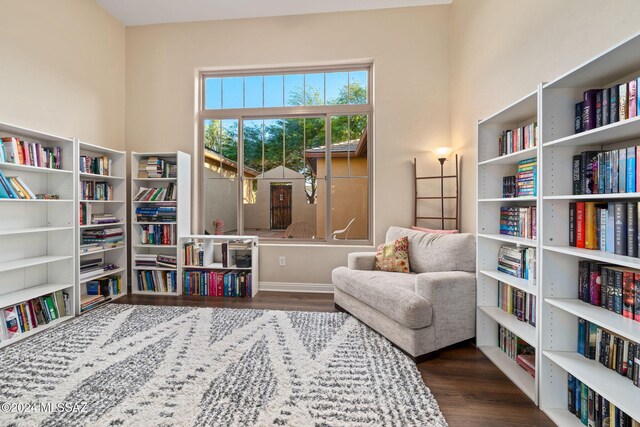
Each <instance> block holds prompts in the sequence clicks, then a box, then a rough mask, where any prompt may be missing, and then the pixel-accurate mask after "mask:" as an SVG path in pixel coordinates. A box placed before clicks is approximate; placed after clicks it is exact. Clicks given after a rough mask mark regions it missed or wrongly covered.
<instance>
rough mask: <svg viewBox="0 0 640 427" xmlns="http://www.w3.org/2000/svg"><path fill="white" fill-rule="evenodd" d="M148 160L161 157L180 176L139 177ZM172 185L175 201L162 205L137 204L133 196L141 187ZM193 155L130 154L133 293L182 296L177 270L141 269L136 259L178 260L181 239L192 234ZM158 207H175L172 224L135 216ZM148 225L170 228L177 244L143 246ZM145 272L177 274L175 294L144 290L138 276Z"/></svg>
mask: <svg viewBox="0 0 640 427" xmlns="http://www.w3.org/2000/svg"><path fill="white" fill-rule="evenodd" d="M149 157H158V158H160V159H162V160H164V161H166V162H168V163H172V164H176V165H177V177H175V178H148V177H146V176H139V175H138V165H139V163H140V162H141V161H143V160H144V161H146V159H148V158H149ZM170 184H173V185H174V186H175V188H176V191H177V200H176V201H162V202H157V201H154V202H142V201H134V200H133V199H134V197H135V196H136V195H137V194H138V191H139V190H140V188H141V187H147V188H151V187H153V188H167V187H168V186H169V185H170ZM191 191H192V189H191V156H190V155H189V154H187V153H183V152H182V151H177V152H145V153H137V152H133V153H131V191H130V198H131V239H130V243H131V265H132V268H131V271H132V274H131V292H132V293H133V294H145V295H179V294H180V280H179V277H178V274H177V270H178V267H177V266H176V268H169V267H161V266H156V267H138V266H136V256H137V255H140V254H155V255H158V254H160V255H172V256H175V257H177V258H178V261H179V258H180V256H179V252H178V245H177V242H178V239H179V237H180V236H185V235H188V234H190V233H191ZM158 206H170V207H175V208H176V213H177V218H176V221H173V222H145V221H138V220H137V216H136V208H139V207H142V208H152V207H158ZM146 226H154V227H161V226H169V227H171V228H172V229H173V233H174V235H175V243H171V244H163V245H159V244H155V245H151V244H144V243H142V241H141V233H142V227H146ZM145 271H150V272H155V273H152V274H163V275H164V274H168V273H172V272H173V273H174V274H175V275H176V281H177V287H176V290H175V292H174V291H171V290H169V291H167V292H162V291H151V290H148V289H144V288H143V287H142V286H141V284H140V283H139V274H145Z"/></svg>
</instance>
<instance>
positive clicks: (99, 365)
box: [0, 304, 447, 427]
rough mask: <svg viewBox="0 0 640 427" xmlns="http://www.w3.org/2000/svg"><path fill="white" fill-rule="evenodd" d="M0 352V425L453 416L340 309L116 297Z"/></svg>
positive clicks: (427, 422) (364, 421)
mask: <svg viewBox="0 0 640 427" xmlns="http://www.w3.org/2000/svg"><path fill="white" fill-rule="evenodd" d="M0 360H1V361H2V369H1V370H0V400H2V401H3V402H0V403H2V411H0V425H2V426H6V425H15V426H36V425H42V426H65V427H66V426H84V425H91V426H92V427H93V426H121V425H123V426H124V425H126V426H253V425H258V426H272V425H275V426H296V427H300V426H350V427H351V426H446V425H447V424H446V421H445V419H444V417H443V416H442V414H441V412H440V409H439V408H438V404H437V402H436V400H435V399H434V398H433V396H432V395H431V393H430V392H429V389H428V388H427V387H426V386H425V385H424V383H423V381H422V379H421V378H420V374H419V373H418V371H417V369H416V368H415V365H414V364H413V363H412V362H411V360H410V359H408V358H407V357H406V356H404V355H403V354H402V353H401V352H400V351H399V350H397V349H396V348H394V347H392V346H391V345H390V344H389V343H388V341H386V340H385V339H384V338H382V337H381V336H380V335H378V334H377V333H376V332H374V331H372V330H371V329H369V328H368V327H366V326H365V325H363V324H362V323H360V322H359V321H357V320H356V319H354V318H353V317H351V316H349V315H346V314H343V313H305V312H284V311H266V310H244V309H220V308H193V307H158V306H140V305H135V306H134V305H120V304H113V305H108V306H105V307H102V308H100V309H97V310H96V311H94V312H92V313H89V314H87V315H85V316H83V317H80V318H77V319H74V320H72V321H70V322H67V323H66V324H63V325H61V326H59V327H57V328H53V329H52V330H50V331H45V332H43V333H41V334H37V335H35V336H34V337H32V338H30V339H28V340H25V341H23V342H20V343H17V344H16V345H14V346H10V347H8V348H6V349H4V350H2V351H0ZM36 402H37V405H36V406H34V404H36ZM7 403H9V404H10V406H7ZM20 405H22V406H20ZM47 405H48V406H47ZM18 409H21V410H22V413H18V412H16V411H17V410H18ZM12 410H13V412H11V411H12ZM8 411H9V412H8Z"/></svg>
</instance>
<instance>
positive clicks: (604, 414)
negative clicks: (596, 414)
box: [600, 397, 611, 427]
mask: <svg viewBox="0 0 640 427" xmlns="http://www.w3.org/2000/svg"><path fill="white" fill-rule="evenodd" d="M609 408H610V405H609V401H608V400H607V399H605V398H604V397H603V398H602V405H601V406H600V419H601V420H602V426H603V427H604V426H610V425H611V424H610V422H611V421H610V418H609Z"/></svg>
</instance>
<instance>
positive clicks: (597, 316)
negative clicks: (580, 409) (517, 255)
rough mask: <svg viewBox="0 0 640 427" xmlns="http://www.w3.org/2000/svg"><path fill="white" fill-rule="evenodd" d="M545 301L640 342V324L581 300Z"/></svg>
mask: <svg viewBox="0 0 640 427" xmlns="http://www.w3.org/2000/svg"><path fill="white" fill-rule="evenodd" d="M544 300H545V302H546V303H548V304H550V305H553V306H554V307H558V308H560V309H562V310H564V311H566V312H568V313H571V314H573V315H575V316H578V317H582V318H583V319H586V320H588V321H589V322H593V323H595V324H597V325H598V326H602V327H603V328H605V329H607V330H609V331H611V332H613V333H614V334H617V335H621V336H622V337H624V338H627V339H630V340H632V341H635V342H640V322H636V321H635V320H633V319H628V318H626V317H624V316H622V315H620V314H616V313H614V312H612V311H609V310H607V309H605V308H602V307H599V306H595V305H591V304H587V303H586V302H584V301H580V300H579V299H564V298H545V299H544ZM638 393H640V390H638Z"/></svg>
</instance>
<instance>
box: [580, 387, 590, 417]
mask: <svg viewBox="0 0 640 427" xmlns="http://www.w3.org/2000/svg"><path fill="white" fill-rule="evenodd" d="M580 386H581V387H582V389H581V390H580V421H582V424H584V425H587V424H588V422H589V387H587V385H586V384H585V383H581V384H580Z"/></svg>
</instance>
